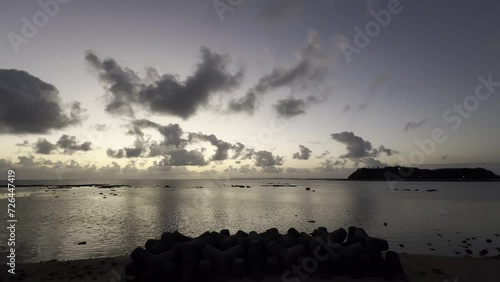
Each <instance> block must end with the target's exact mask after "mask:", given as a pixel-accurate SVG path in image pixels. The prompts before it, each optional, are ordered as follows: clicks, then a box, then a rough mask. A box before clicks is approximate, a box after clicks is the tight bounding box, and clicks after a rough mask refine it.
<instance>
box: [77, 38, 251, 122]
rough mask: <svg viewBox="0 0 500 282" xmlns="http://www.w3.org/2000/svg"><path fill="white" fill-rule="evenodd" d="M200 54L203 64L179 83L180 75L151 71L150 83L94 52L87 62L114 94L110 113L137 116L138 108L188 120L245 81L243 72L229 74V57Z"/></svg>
mask: <svg viewBox="0 0 500 282" xmlns="http://www.w3.org/2000/svg"><path fill="white" fill-rule="evenodd" d="M200 52H201V62H200V63H199V64H198V65H196V67H195V71H194V73H193V74H192V75H190V76H188V77H187V78H186V79H185V80H184V81H179V79H178V76H177V75H172V74H164V75H161V76H160V75H159V74H158V73H157V72H156V70H154V69H152V68H150V69H149V71H148V77H147V80H148V82H146V80H142V79H141V78H140V77H139V76H138V75H137V74H136V73H135V72H134V71H132V70H130V69H127V68H123V67H122V66H120V65H119V64H118V63H116V61H115V60H113V59H104V60H101V59H99V57H98V56H97V55H96V54H95V53H94V52H92V51H87V54H86V56H85V59H86V61H87V62H88V63H89V65H90V66H91V67H92V69H93V70H94V71H95V72H96V73H97V75H98V77H99V79H100V80H101V82H103V83H104V84H105V85H106V90H107V91H109V93H110V94H111V96H110V97H109V98H110V100H109V101H108V103H107V105H106V111H108V112H109V113H112V114H125V115H129V116H133V115H134V107H135V106H137V107H140V108H143V109H145V110H147V111H149V112H153V113H158V114H165V115H171V116H177V117H180V118H182V119H188V118H189V117H191V116H193V115H194V114H196V112H197V111H198V109H199V108H201V107H203V106H206V105H207V104H208V102H209V99H210V97H211V96H212V95H214V94H215V93H218V92H227V91H231V90H233V89H234V88H236V87H238V86H239V85H240V83H241V81H242V79H243V70H241V69H240V70H238V71H237V72H236V73H234V74H231V73H230V72H228V70H227V65H228V63H229V62H230V57H229V56H228V55H220V54H217V53H215V52H213V51H211V50H210V49H208V48H206V47H203V46H202V47H201V48H200ZM149 81H151V82H149Z"/></svg>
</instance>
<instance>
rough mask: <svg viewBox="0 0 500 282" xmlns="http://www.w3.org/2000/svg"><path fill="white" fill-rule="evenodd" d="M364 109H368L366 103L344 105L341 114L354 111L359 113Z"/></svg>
mask: <svg viewBox="0 0 500 282" xmlns="http://www.w3.org/2000/svg"><path fill="white" fill-rule="evenodd" d="M366 108H368V104H366V103H360V104H357V105H353V106H351V105H349V104H347V105H345V107H344V109H343V110H342V113H347V112H351V111H354V112H361V111H363V110H366Z"/></svg>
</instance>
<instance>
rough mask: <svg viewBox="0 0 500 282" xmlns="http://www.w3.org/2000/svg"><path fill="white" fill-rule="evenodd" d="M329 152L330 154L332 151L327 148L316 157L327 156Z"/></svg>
mask: <svg viewBox="0 0 500 282" xmlns="http://www.w3.org/2000/svg"><path fill="white" fill-rule="evenodd" d="M329 154H330V151H328V150H325V151H324V152H323V153H321V155H318V156H316V159H321V158H324V157H325V156H327V155H329Z"/></svg>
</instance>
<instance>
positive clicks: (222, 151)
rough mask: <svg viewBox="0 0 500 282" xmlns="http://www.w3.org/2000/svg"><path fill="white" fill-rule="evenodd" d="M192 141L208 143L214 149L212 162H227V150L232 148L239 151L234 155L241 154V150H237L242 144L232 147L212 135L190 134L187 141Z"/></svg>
mask: <svg viewBox="0 0 500 282" xmlns="http://www.w3.org/2000/svg"><path fill="white" fill-rule="evenodd" d="M192 139H199V140H201V141H208V142H210V144H211V145H212V146H215V147H216V150H215V154H214V155H213V156H212V159H211V160H212V161H223V160H227V159H228V158H229V150H231V149H233V148H236V149H237V150H239V152H237V153H236V154H238V155H239V153H241V150H242V149H243V148H241V149H239V148H240V146H241V145H243V144H241V143H239V144H241V145H236V146H235V147H233V145H232V144H231V143H228V142H225V141H223V140H220V139H218V138H217V136H215V135H213V134H210V135H207V134H202V133H191V134H190V136H189V140H192Z"/></svg>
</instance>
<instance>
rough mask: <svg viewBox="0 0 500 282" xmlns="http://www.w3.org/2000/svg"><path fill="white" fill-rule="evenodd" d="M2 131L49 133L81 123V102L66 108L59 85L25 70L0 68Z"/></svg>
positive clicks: (0, 125)
mask: <svg viewBox="0 0 500 282" xmlns="http://www.w3.org/2000/svg"><path fill="white" fill-rule="evenodd" d="M0 98H1V99H2V101H3V102H2V103H1V104H0V113H2V114H1V115H0V134H25V133H28V134H32V133H48V132H50V131H52V130H58V129H63V128H66V127H69V126H72V125H76V124H79V123H80V122H81V120H82V113H83V111H84V110H82V108H81V106H80V103H79V102H73V103H72V104H70V105H69V108H70V111H69V113H65V112H64V111H63V107H64V106H63V105H62V103H61V98H60V97H59V91H58V90H57V88H56V87H55V86H54V85H52V84H49V83H46V82H44V81H42V80H41V79H39V78H38V77H35V76H32V75H30V74H29V73H27V72H25V71H20V70H15V69H9V70H7V69H0Z"/></svg>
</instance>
